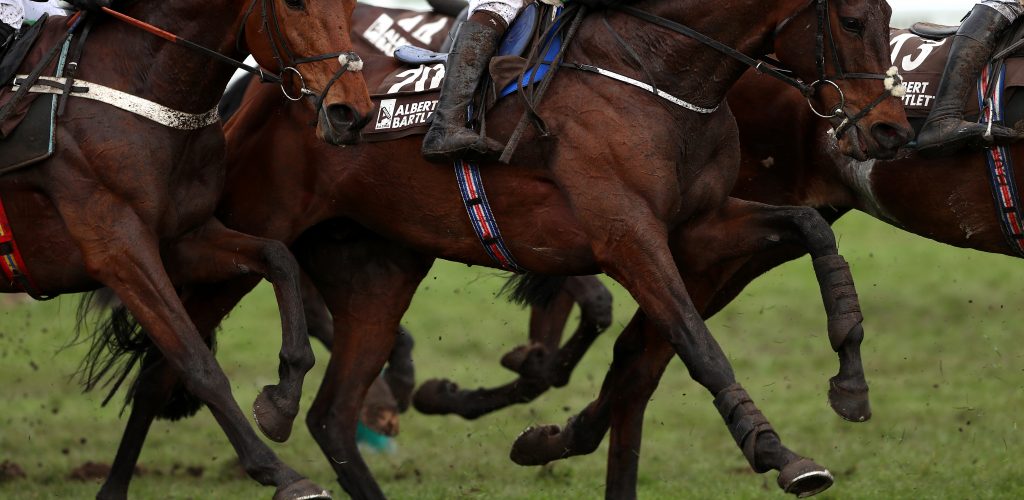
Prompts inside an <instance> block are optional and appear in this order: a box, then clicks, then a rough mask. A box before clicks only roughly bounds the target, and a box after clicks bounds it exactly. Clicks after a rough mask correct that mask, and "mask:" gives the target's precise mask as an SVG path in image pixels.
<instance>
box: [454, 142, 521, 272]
mask: <svg viewBox="0 0 1024 500" xmlns="http://www.w3.org/2000/svg"><path fill="white" fill-rule="evenodd" d="M455 177H456V178H457V179H458V181H459V193H461V194H462V203H463V204H464V205H465V206H466V213H467V214H469V222H470V224H471V225H472V226H473V232H475V233H476V236H477V238H479V239H480V244H481V245H483V247H484V251H486V252H487V255H489V256H490V257H491V259H493V260H494V262H496V263H497V264H498V266H499V267H501V268H502V269H504V270H506V271H512V272H514V273H522V272H524V270H523V269H522V268H521V267H519V264H518V263H516V259H515V258H514V257H512V252H511V251H510V250H509V249H508V246H507V245H505V240H504V239H503V238H502V237H501V231H500V230H498V223H497V222H496V221H495V220H494V213H493V212H491V204H490V202H489V201H487V193H486V192H485V191H484V181H483V177H481V175H480V168H479V167H478V166H477V165H476V164H474V163H470V162H465V161H462V160H456V161H455Z"/></svg>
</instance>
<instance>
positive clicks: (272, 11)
mask: <svg viewBox="0 0 1024 500" xmlns="http://www.w3.org/2000/svg"><path fill="white" fill-rule="evenodd" d="M257 1H258V0H252V2H251V3H250V4H249V6H248V7H247V8H246V9H245V15H244V16H243V17H242V23H241V25H240V26H239V29H238V35H237V37H236V39H235V47H236V48H237V49H238V51H239V52H245V51H244V50H242V48H241V43H242V39H243V38H244V35H245V25H246V23H247V22H248V20H249V17H250V16H251V15H252V12H253V11H254V10H255V9H256V2H257ZM261 6H262V9H261V11H262V12H261V15H262V25H263V31H265V32H266V33H267V39H268V41H269V42H270V47H271V49H272V50H273V52H274V60H275V61H277V63H278V67H280V68H281V74H276V73H273V72H270V71H267V70H264V69H263V68H253V67H251V66H249V65H247V64H245V63H244V62H242V61H238V60H236V59H233V58H231V57H228V56H226V55H224V54H221V53H220V52H217V51H215V50H212V49H209V48H206V47H204V46H202V45H199V44H197V43H195V42H192V41H189V40H186V39H184V38H181V37H179V36H177V35H175V34H173V33H170V32H168V31H165V30H162V29H160V28H158V27H156V26H153V25H151V24H149V23H145V22H143V21H140V20H138V19H135V18H134V17H131V16H129V15H127V14H124V13H121V12H118V11H116V10H113V9H111V8H109V7H102V10H103V12H105V13H107V14H109V15H111V16H113V17H114V18H115V19H117V20H119V21H121V22H124V23H126V24H129V25H131V26H134V27H136V28H139V29H141V30H143V31H145V32H147V33H150V34H152V35H154V36H157V37H159V38H162V39H164V40H167V41H169V42H171V43H173V44H176V45H181V46H183V47H186V48H188V49H191V50H193V51H196V52H199V53H201V54H204V55H206V56H207V57H210V58H212V59H215V60H217V61H220V62H222V63H224V64H227V65H229V66H233V67H235V68H237V69H240V70H242V71H246V72H249V73H251V74H253V75H256V76H258V77H259V79H260V81H261V82H263V83H268V82H269V83H275V84H278V85H280V86H281V92H282V93H283V94H284V96H285V97H286V98H288V99H289V100H291V101H298V100H299V99H301V98H302V96H312V97H315V98H316V106H315V108H316V112H317V113H319V112H320V111H321V108H322V107H323V103H324V99H325V98H326V96H327V92H328V91H329V90H330V89H331V87H332V86H333V85H334V83H335V82H336V81H337V80H338V79H339V78H341V76H342V75H343V74H345V73H346V72H348V71H352V72H357V71H361V70H362V69H363V61H362V60H361V59H360V58H359V56H358V55H357V54H356V53H355V52H351V51H349V52H332V53H328V54H321V55H317V56H312V57H302V58H300V57H296V56H295V54H294V53H293V52H292V50H291V49H290V48H289V47H288V43H287V41H286V40H285V37H284V32H283V30H282V29H281V26H280V23H279V22H278V18H277V8H276V6H275V4H274V2H273V0H262V4H261ZM270 19H273V22H272V23H271V22H270ZM271 28H272V29H271ZM279 47H280V49H283V50H284V52H285V55H286V56H287V62H286V60H285V59H284V58H283V57H282V56H281V53H280V49H279ZM333 58H338V62H339V63H341V69H339V70H338V72H337V73H335V75H334V77H333V78H332V79H331V80H330V83H329V84H328V85H327V87H326V88H325V89H323V90H322V91H320V92H316V91H313V90H310V89H309V87H307V86H306V80H305V78H303V77H302V73H300V72H299V70H298V69H297V66H298V65H300V64H306V63H311V62H318V61H324V60H327V59H333ZM288 72H292V73H294V74H295V75H296V76H297V77H298V78H299V83H300V86H301V88H300V90H299V95H298V96H297V97H293V96H292V95H290V94H289V93H288V89H287V88H285V83H286V82H285V78H284V76H283V75H284V74H286V73H288Z"/></svg>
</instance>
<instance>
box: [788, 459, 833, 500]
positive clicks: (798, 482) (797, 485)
mask: <svg viewBox="0 0 1024 500" xmlns="http://www.w3.org/2000/svg"><path fill="white" fill-rule="evenodd" d="M833 482H834V478H833V477H832V473H831V472H829V471H828V469H826V468H824V467H822V466H820V465H818V464H816V463H814V461H813V460H811V459H809V458H801V459H799V460H795V461H793V462H790V463H788V464H786V465H785V466H784V467H783V468H782V471H781V472H779V488H782V490H783V491H785V492H786V493H792V494H794V495H796V496H797V498H804V497H809V496H811V495H817V494H818V493H821V492H822V491H825V490H827V489H828V488H829V487H830V486H832V483H833Z"/></svg>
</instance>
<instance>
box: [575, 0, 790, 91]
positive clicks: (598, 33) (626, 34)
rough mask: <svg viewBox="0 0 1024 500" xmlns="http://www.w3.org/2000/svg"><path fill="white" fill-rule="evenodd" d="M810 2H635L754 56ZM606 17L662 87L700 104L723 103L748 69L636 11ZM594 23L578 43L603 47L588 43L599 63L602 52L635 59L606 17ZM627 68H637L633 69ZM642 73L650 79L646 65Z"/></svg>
mask: <svg viewBox="0 0 1024 500" xmlns="http://www.w3.org/2000/svg"><path fill="white" fill-rule="evenodd" d="M807 4H808V0H735V1H730V2H708V1H706V0H682V1H668V2H666V1H664V0H645V1H643V2H640V3H638V4H636V7H637V8H639V9H642V10H645V11H647V12H650V13H652V14H654V15H657V16H661V17H663V18H666V19H669V20H671V21H675V22H677V23H680V24H683V25H686V26H689V27H691V28H693V29H696V30H697V31H699V32H701V33H704V34H706V35H708V36H711V37H712V38H715V39H716V40H718V41H720V42H722V43H724V44H725V45H728V46H729V47H732V48H734V49H736V50H738V51H740V52H742V53H744V54H746V55H748V56H750V57H754V58H756V57H759V56H763V55H766V54H768V53H770V52H771V51H772V40H773V36H774V33H775V30H776V27H777V26H778V24H779V23H780V22H781V21H782V20H783V19H785V18H786V17H788V16H789V15H792V14H793V13H796V12H797V11H798V10H799V9H800V7H801V6H803V5H807ZM595 17H596V16H595ZM608 21H609V23H610V24H611V26H612V28H613V29H614V30H615V32H616V33H618V35H619V36H620V37H621V38H622V39H623V40H624V41H625V43H626V44H628V45H629V46H630V47H632V48H633V49H634V50H636V52H637V53H638V55H639V56H640V59H641V60H642V61H643V64H644V65H645V66H646V69H647V70H648V71H649V72H650V73H651V74H652V75H654V76H655V80H656V81H655V83H656V84H657V86H658V88H659V89H661V90H664V91H666V92H668V93H670V94H673V95H677V96H680V97H683V98H684V99H686V100H688V101H691V102H693V103H694V104H697V105H699V106H704V107H713V106H716V105H718V104H719V103H721V102H722V101H723V100H724V99H725V94H726V93H727V92H728V90H729V88H730V87H732V85H733V84H734V83H736V81H737V80H739V78H740V76H741V75H742V74H743V72H744V71H746V70H747V69H748V66H746V65H744V64H742V63H740V62H739V61H737V60H735V59H733V58H730V57H728V56H725V55H723V54H722V53H720V52H718V51H716V50H714V49H712V48H710V47H707V46H705V45H703V44H701V43H700V42H698V41H696V40H694V39H692V38H689V37H687V36H685V35H682V34H679V33H675V32H671V31H668V30H666V29H664V28H661V27H657V26H654V25H651V24H648V23H647V22H646V21H642V20H639V19H636V18H633V17H632V16H628V15H617V16H614V17H611V16H609V18H608ZM590 26H591V27H592V28H591V29H589V30H586V32H584V31H583V30H581V33H580V37H581V39H582V42H583V43H580V44H578V45H577V47H600V48H601V49H600V52H597V51H593V50H587V49H584V50H586V52H587V55H588V56H590V58H591V59H593V62H594V63H595V64H597V65H602V64H603V63H604V62H605V61H599V60H598V59H599V58H600V59H605V60H607V59H610V60H609V61H608V66H619V67H628V68H632V67H634V66H635V65H636V64H635V62H634V61H633V60H632V58H631V57H629V56H627V55H626V52H625V50H624V49H622V48H621V45H620V44H619V43H618V42H616V41H614V40H613V39H612V38H611V36H610V35H609V33H608V30H607V29H606V28H605V26H604V25H603V23H601V22H600V21H596V22H594V21H592V22H591V23H590ZM588 38H589V39H588ZM608 66H606V67H608ZM627 71H629V72H633V73H635V70H632V69H629V70H627ZM659 75H660V76H659ZM639 76H640V78H639V79H641V80H647V77H646V74H645V73H643V72H642V70H641V73H640V75H639Z"/></svg>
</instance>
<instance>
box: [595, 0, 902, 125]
mask: <svg viewBox="0 0 1024 500" xmlns="http://www.w3.org/2000/svg"><path fill="white" fill-rule="evenodd" d="M828 4H829V0H810V1H809V2H808V3H807V4H806V5H804V6H803V7H801V8H800V9H799V10H797V11H796V12H795V13H793V15H791V16H789V17H787V18H786V19H784V20H783V21H782V22H780V23H779V24H778V26H776V28H775V32H774V36H775V37H778V35H779V34H780V33H781V32H782V31H783V30H785V29H786V28H787V27H788V26H789V25H790V24H791V22H792V21H793V20H794V19H796V18H797V17H798V16H800V15H801V14H803V13H804V11H805V10H807V9H808V8H810V7H811V6H812V5H814V6H815V8H816V11H817V19H818V33H817V35H816V37H815V65H816V67H817V69H818V79H817V80H816V81H814V82H813V83H811V84H806V83H804V82H803V81H801V80H800V79H798V78H794V77H793V76H790V75H791V74H792V73H793V72H792V71H790V70H787V69H784V65H783V64H782V63H780V62H779V61H776V60H774V59H772V58H770V57H761V58H759V59H754V58H752V57H750V56H748V55H746V54H744V53H742V52H740V51H738V50H736V49H734V48H732V47H730V46H728V45H725V44H724V43H722V42H719V41H718V40H715V39H713V38H711V37H709V36H707V35H705V34H703V33H700V32H699V31H697V30H694V29H693V28H690V27H689V26H685V25H682V24H679V23H676V22H674V21H670V20H668V19H665V18H663V17H659V16H656V15H654V14H651V13H649V12H646V11H643V10H640V9H637V8H635V7H631V6H626V5H622V6H617V7H615V8H616V9H618V10H620V11H622V12H624V13H627V14H629V15H631V16H633V17H636V18H638V19H641V20H644V21H647V22H650V23H652V24H656V25H658V26H661V27H663V28H665V29H668V30H671V31H675V32H676V33H680V34H682V35H685V36H687V37H690V38H693V39H694V40H697V41H698V42H701V43H703V44H704V45H707V46H708V47H711V48H712V49H715V50H717V51H719V52H721V53H723V54H725V55H727V56H729V57H731V58H733V59H736V60H737V61H739V62H741V63H743V64H745V65H747V66H750V67H751V68H754V69H755V70H756V71H757V72H759V73H762V74H766V75H768V76H771V77H773V78H776V79H778V80H780V81H782V82H784V83H786V84H787V85H790V86H792V87H794V88H796V89H797V90H799V91H800V93H801V94H803V95H804V97H806V98H807V103H808V105H809V106H810V108H811V111H813V112H814V114H816V115H818V116H820V117H822V118H825V119H827V120H829V122H830V123H832V124H833V129H834V130H835V135H836V137H837V138H840V137H842V136H843V134H845V133H846V131H848V130H849V129H850V128H852V127H853V126H855V125H856V124H857V122H859V121H860V120H861V119H863V118H864V117H865V116H867V114H868V113H870V112H871V111H872V110H873V109H875V108H876V107H878V105H880V104H881V103H882V102H884V101H885V100H886V99H888V98H889V97H898V96H900V95H902V93H903V79H902V78H901V77H900V75H899V73H898V71H897V70H896V67H895V66H894V67H891V68H889V70H888V71H887V72H886V73H884V74H879V73H847V72H845V71H844V70H843V65H842V62H841V61H840V58H839V50H838V48H837V47H836V44H835V39H834V38H833V36H832V19H831V16H830V15H829V7H828ZM826 34H827V35H828V40H829V42H830V45H831V53H832V62H833V64H834V65H835V67H836V72H837V73H836V75H833V76H829V75H828V74H827V72H826V69H825V36H826ZM856 79H860V80H882V81H883V82H884V86H885V90H884V91H883V92H882V93H881V94H880V95H879V96H878V97H876V98H875V99H874V100H873V101H872V102H871V103H869V104H868V105H867V106H865V107H864V108H863V109H861V110H860V111H858V112H856V113H854V114H853V115H852V116H851V115H850V114H849V113H847V111H846V95H845V94H844V93H843V91H842V89H841V88H840V87H839V84H837V83H836V80H839V81H842V80H856ZM823 86H831V87H833V88H834V89H835V90H836V91H837V92H838V93H839V102H838V103H837V104H836V105H835V106H834V107H833V108H832V109H831V111H829V112H828V113H827V114H826V113H821V112H819V111H818V110H817V109H815V108H814V103H813V102H812V101H811V99H813V98H814V96H815V95H816V94H817V92H818V89H820V88H821V87H823Z"/></svg>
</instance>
